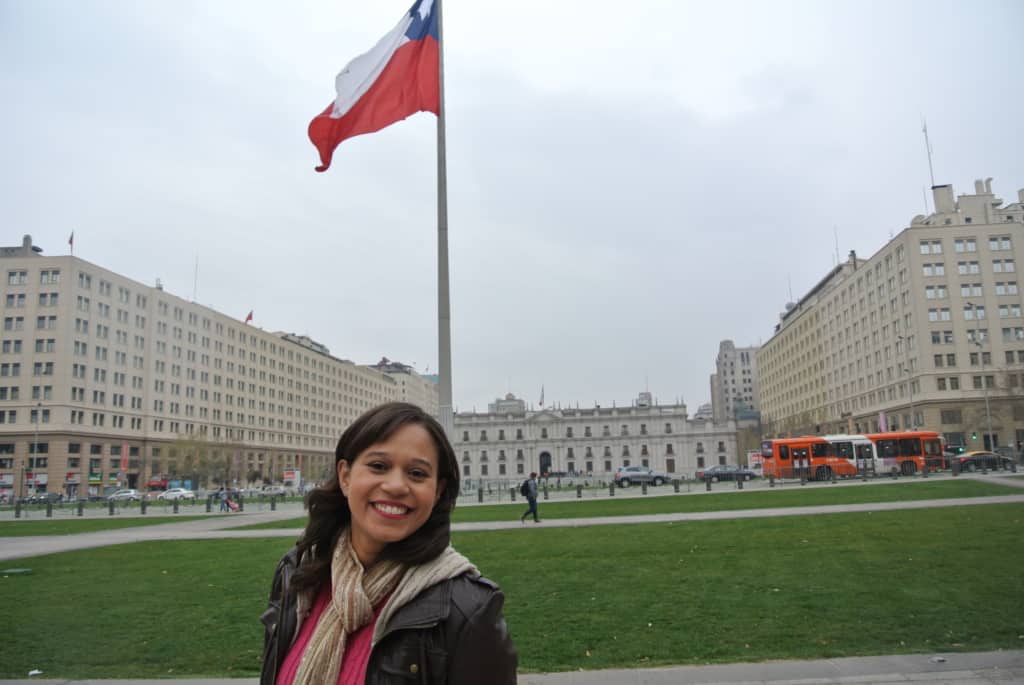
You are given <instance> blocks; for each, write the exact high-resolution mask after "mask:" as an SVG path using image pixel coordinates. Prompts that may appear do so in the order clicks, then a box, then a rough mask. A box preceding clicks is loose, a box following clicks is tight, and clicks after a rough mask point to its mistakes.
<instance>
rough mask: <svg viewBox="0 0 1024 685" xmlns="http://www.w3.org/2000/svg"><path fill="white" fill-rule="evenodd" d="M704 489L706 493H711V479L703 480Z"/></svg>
mask: <svg viewBox="0 0 1024 685" xmlns="http://www.w3.org/2000/svg"><path fill="white" fill-rule="evenodd" d="M704 489H705V490H707V491H708V492H711V479H710V478H705V479H704Z"/></svg>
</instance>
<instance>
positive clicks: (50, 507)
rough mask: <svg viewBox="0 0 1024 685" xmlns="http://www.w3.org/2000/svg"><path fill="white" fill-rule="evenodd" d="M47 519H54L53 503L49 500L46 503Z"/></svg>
mask: <svg viewBox="0 0 1024 685" xmlns="http://www.w3.org/2000/svg"><path fill="white" fill-rule="evenodd" d="M46 518H48V519H52V518H53V502H51V501H49V500H47V502H46Z"/></svg>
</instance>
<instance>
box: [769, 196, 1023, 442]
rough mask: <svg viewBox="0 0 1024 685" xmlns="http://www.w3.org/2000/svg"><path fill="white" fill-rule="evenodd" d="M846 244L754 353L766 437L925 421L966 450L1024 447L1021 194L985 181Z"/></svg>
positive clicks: (861, 430)
mask: <svg viewBox="0 0 1024 685" xmlns="http://www.w3.org/2000/svg"><path fill="white" fill-rule="evenodd" d="M932 193H933V197H934V206H935V211H934V212H933V213H932V214H930V215H928V216H924V215H919V216H916V217H914V219H913V220H912V221H911V222H910V226H909V227H907V228H905V229H903V230H902V231H900V232H899V233H898V234H897V235H896V236H894V237H893V238H892V239H891V240H890V241H889V242H888V243H886V244H885V245H884V246H882V248H881V249H880V250H878V251H877V252H876V253H875V254H873V255H872V256H871V257H869V258H867V259H863V258H860V257H858V256H857V255H856V254H855V253H853V252H851V253H850V256H849V258H848V259H847V260H846V261H845V262H843V263H840V264H838V265H837V266H835V268H833V269H832V270H831V271H829V272H828V273H827V274H826V275H825V277H824V278H822V279H821V281H819V282H818V283H817V284H816V285H815V286H814V287H813V288H812V289H811V290H810V291H808V292H807V293H806V294H805V295H804V296H803V297H802V298H801V299H800V300H799V301H797V302H795V303H790V304H789V305H787V306H786V310H785V311H784V312H783V313H782V314H781V316H780V321H779V324H778V325H777V326H776V327H775V331H774V334H773V335H772V337H771V339H770V340H768V342H766V343H765V344H764V345H763V346H762V347H761V348H760V350H759V351H758V353H757V366H758V369H759V385H760V392H759V395H760V410H761V415H762V420H763V426H764V430H765V432H766V433H767V434H768V435H795V434H804V433H827V432H833V433H835V432H841V433H847V432H849V433H864V432H873V431H881V430H905V429H910V428H921V429H927V430H934V431H938V432H939V433H941V434H942V435H943V436H944V437H945V440H946V442H947V444H949V445H951V446H961V447H964V448H965V449H967V450H972V449H988V448H990V447H994V446H999V447H1011V448H1013V449H1014V450H1015V451H1018V450H1019V449H1020V445H1021V444H1022V442H1024V318H1022V310H1024V295H1022V293H1024V290H1022V289H1021V274H1020V272H1019V271H1018V269H1017V267H1018V266H1020V265H1021V264H1022V263H1024V190H1021V191H1019V192H1018V194H1017V201H1016V202H1011V203H1009V204H1005V203H1004V202H1003V200H1001V199H999V198H998V197H996V195H995V194H994V193H993V191H992V179H987V180H984V181H981V180H979V181H976V182H975V187H974V193H973V194H965V195H960V196H959V197H958V198H955V199H954V193H953V188H952V187H951V186H949V185H940V186H935V187H934V188H932Z"/></svg>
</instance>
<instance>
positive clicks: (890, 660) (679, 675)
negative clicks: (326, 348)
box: [0, 650, 1024, 685]
mask: <svg viewBox="0 0 1024 685" xmlns="http://www.w3.org/2000/svg"><path fill="white" fill-rule="evenodd" d="M518 680H519V685H705V684H706V685H711V684H714V685H813V684H816V683H826V684H828V685H890V684H896V683H900V684H901V685H907V684H908V683H920V684H923V685H940V684H941V685H1010V684H1015V685H1016V684H1022V685H1024V650H1010V651H1000V652H980V653H963V654H959V653H957V654H942V655H937V654H908V655H897V656H870V657H849V658H844V659H820V660H815V661H769V662H765V663H746V664H718V665H714V666H674V667H670V668H646V669H629V670H608V671H574V672H570V673H524V674H521V675H520V676H519V679H518ZM257 683H258V679H257V678H191V679H183V680H47V679H46V674H45V673H43V674H41V676H39V677H35V678H30V679H24V680H0V685H257Z"/></svg>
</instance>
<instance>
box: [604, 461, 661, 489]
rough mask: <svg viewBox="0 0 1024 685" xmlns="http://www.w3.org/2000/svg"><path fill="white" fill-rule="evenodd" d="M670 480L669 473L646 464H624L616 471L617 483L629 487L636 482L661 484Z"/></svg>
mask: <svg viewBox="0 0 1024 685" xmlns="http://www.w3.org/2000/svg"><path fill="white" fill-rule="evenodd" d="M668 481H669V477H668V474H667V473H664V472H662V471H655V470H654V469H649V468H647V467H646V466H623V467H621V468H620V469H619V470H618V471H616V472H615V484H616V485H621V486H622V487H624V488H626V487H629V486H630V485H633V484H634V483H650V484H651V485H661V484H662V483H667V482H668Z"/></svg>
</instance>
